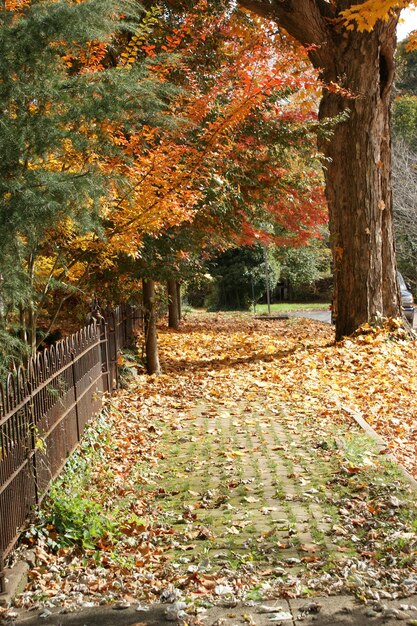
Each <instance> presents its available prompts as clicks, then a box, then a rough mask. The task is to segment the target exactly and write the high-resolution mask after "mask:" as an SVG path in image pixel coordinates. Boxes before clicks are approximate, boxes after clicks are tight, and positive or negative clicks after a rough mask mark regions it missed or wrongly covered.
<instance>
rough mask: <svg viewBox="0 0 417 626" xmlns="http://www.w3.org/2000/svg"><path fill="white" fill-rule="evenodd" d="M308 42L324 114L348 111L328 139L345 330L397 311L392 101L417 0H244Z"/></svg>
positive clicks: (341, 331)
mask: <svg viewBox="0 0 417 626" xmlns="http://www.w3.org/2000/svg"><path fill="white" fill-rule="evenodd" d="M240 4H241V5H243V6H245V7H247V8H248V9H250V10H252V11H254V12H256V13H258V14H259V15H263V16H264V17H267V18H268V19H271V20H273V21H274V22H276V23H277V24H278V25H279V26H281V27H282V28H284V29H285V30H286V31H287V32H288V33H289V34H290V35H291V36H292V37H294V38H295V39H296V40H297V41H298V42H300V43H301V44H302V45H304V46H307V47H308V55H309V58H310V60H311V62H312V64H313V66H314V67H315V68H317V69H318V70H319V71H320V74H321V76H322V79H323V81H324V83H325V84H326V85H327V87H325V88H324V90H323V95H322V99H321V103H320V110H319V116H320V119H321V120H323V119H326V118H331V117H334V116H336V115H340V114H341V113H345V114H346V118H345V120H344V121H343V122H342V123H340V124H338V125H337V126H336V128H335V130H334V134H333V137H332V138H331V140H326V141H320V144H319V145H320V150H321V151H322V152H323V154H324V155H325V158H326V163H325V167H324V173H325V178H326V196H327V201H328V205H329V212H330V232H331V242H332V250H333V262H334V274H335V304H336V309H337V324H336V336H337V338H341V337H342V336H343V335H348V334H350V333H351V332H353V331H354V330H355V329H356V328H357V327H358V326H359V325H360V324H361V323H363V322H365V321H366V320H370V319H372V318H374V317H375V316H378V315H380V314H382V315H385V316H398V315H399V314H400V302H399V295H398V288H397V283H396V273H395V270H396V267H395V252H394V241H393V239H394V238H393V225H392V221H393V220H392V198H391V174H390V167H391V147H390V127H389V122H390V119H389V117H390V116H389V103H390V95H391V87H392V82H393V76H394V52H395V45H396V37H395V29H396V25H397V21H398V10H397V9H398V7H402V6H406V5H407V4H409V3H408V2H405V1H404V2H394V1H393V2H390V1H389V0H388V1H386V2H379V0H367V1H366V2H361V3H359V4H358V3H357V2H353V1H346V0H335V1H333V2H326V1H323V0H286V1H285V2H280V1H278V0H272V1H268V2H267V1H265V0H240Z"/></svg>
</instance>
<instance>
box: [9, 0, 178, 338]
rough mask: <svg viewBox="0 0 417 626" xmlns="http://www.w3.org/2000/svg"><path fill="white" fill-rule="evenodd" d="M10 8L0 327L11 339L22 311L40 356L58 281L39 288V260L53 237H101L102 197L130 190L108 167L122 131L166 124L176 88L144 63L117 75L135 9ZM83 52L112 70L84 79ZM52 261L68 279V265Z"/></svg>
mask: <svg viewBox="0 0 417 626" xmlns="http://www.w3.org/2000/svg"><path fill="white" fill-rule="evenodd" d="M21 4H22V3H21ZM7 6H8V5H7V4H6V5H5V4H3V5H2V8H0V100H1V103H2V105H1V110H0V122H1V123H0V150H1V155H2V159H1V162H0V229H1V239H2V245H1V248H0V276H1V284H0V304H1V318H0V321H1V327H2V329H3V331H4V330H5V329H7V328H9V326H10V324H11V323H17V321H18V316H17V311H18V310H20V322H21V326H22V328H21V331H22V335H25V334H26V338H27V339H28V342H29V344H30V345H31V348H32V349H34V348H35V329H36V314H37V312H38V310H39V309H40V308H41V307H42V305H43V303H44V298H45V295H46V292H47V291H48V290H49V289H50V288H51V285H52V282H53V281H57V278H56V274H55V277H54V274H53V272H52V271H50V270H51V269H53V268H47V270H48V271H50V276H51V280H50V281H49V282H46V283H45V284H44V285H42V288H41V290H39V289H37V287H38V286H37V285H36V272H35V267H36V263H37V262H38V259H39V255H40V253H41V252H42V250H44V249H45V247H46V248H48V247H49V248H51V249H53V248H54V246H55V247H56V248H57V247H58V245H59V244H58V243H57V242H54V241H51V240H50V233H51V232H52V229H54V232H56V229H57V226H58V225H61V229H62V230H65V229H66V230H67V231H69V232H70V233H74V234H75V233H76V234H80V233H91V232H95V233H96V236H100V220H99V211H100V208H101V207H102V206H103V202H104V198H105V197H106V196H110V195H111V193H112V190H114V188H115V186H116V187H117V186H118V185H122V184H123V180H122V179H121V178H120V177H119V179H116V177H114V176H113V175H112V172H111V167H110V166H111V161H112V159H114V158H116V157H119V156H120V155H121V149H120V147H119V145H118V142H117V141H116V140H115V131H117V132H118V133H119V135H121V136H123V134H127V133H129V132H132V131H134V130H135V129H138V128H141V127H142V125H143V124H149V125H150V126H153V125H155V124H157V125H159V124H163V123H166V122H163V116H162V115H161V113H162V112H163V111H164V110H165V109H166V104H167V101H168V100H169V96H170V93H171V88H170V87H169V85H166V84H161V82H159V80H158V79H157V78H156V77H154V74H153V73H152V72H151V71H149V66H148V64H146V63H145V62H143V63H135V65H134V67H133V68H129V70H127V69H121V68H120V67H112V64H113V65H114V63H112V58H114V56H115V55H114V49H113V47H112V45H113V43H112V42H114V41H117V39H118V38H119V40H120V39H123V37H126V36H128V33H129V32H133V31H134V30H135V28H136V21H137V20H136V16H135V14H134V11H133V10H132V6H133V5H130V4H128V3H127V2H124V1H123V0H122V1H119V0H87V1H86V2H83V3H72V2H70V1H69V0H60V1H58V2H39V3H33V4H30V5H29V6H26V7H24V8H23V9H21V10H17V9H14V10H10V9H9V8H7ZM121 15H122V16H123V17H122V18H121V17H120V16H121ZM94 42H97V44H95V43H94ZM86 50H87V51H88V50H90V51H92V54H94V53H95V50H99V51H100V54H101V57H102V58H104V60H105V62H104V66H106V67H103V64H96V65H95V64H94V59H93V62H92V63H91V68H87V69H85V68H84V71H80V68H81V67H82V63H81V62H80V58H81V56H82V55H83V54H84V56H85V51H86ZM97 69H99V71H97ZM124 158H126V157H125V156H124ZM103 164H106V166H104V165H103ZM58 232H59V231H58ZM80 254H81V255H82V254H85V251H83V250H80ZM55 258H56V259H59V263H60V264H61V266H62V273H61V276H64V275H65V271H66V266H65V264H66V260H65V259H64V258H59V254H58V255H57V254H55ZM26 330H27V333H26V332H25V331H26Z"/></svg>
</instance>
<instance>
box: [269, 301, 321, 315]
mask: <svg viewBox="0 0 417 626" xmlns="http://www.w3.org/2000/svg"><path fill="white" fill-rule="evenodd" d="M329 307H330V303H328V302H303V303H298V302H277V303H275V304H271V311H272V312H273V313H277V312H282V313H284V312H285V311H312V310H314V311H316V310H317V311H328V310H329ZM256 312H257V313H268V305H267V304H257V305H256Z"/></svg>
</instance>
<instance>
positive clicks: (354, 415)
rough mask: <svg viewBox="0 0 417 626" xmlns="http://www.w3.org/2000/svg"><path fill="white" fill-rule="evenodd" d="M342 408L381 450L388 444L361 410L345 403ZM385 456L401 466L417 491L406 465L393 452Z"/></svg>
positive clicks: (403, 472) (406, 477)
mask: <svg viewBox="0 0 417 626" xmlns="http://www.w3.org/2000/svg"><path fill="white" fill-rule="evenodd" d="M340 408H341V409H342V411H344V412H345V413H347V414H348V415H349V416H350V417H351V418H352V419H353V421H354V422H356V423H357V424H358V426H360V427H361V428H362V430H364V431H365V432H366V434H367V435H369V437H370V438H371V439H373V440H374V441H375V443H376V444H377V445H378V446H379V448H380V449H381V450H383V449H384V448H386V447H387V444H386V442H385V441H384V439H383V438H382V437H381V435H378V433H377V432H376V431H375V430H374V429H373V428H372V426H370V425H369V424H368V422H366V421H365V420H364V418H363V417H362V415H361V414H360V413H359V411H355V410H353V409H351V408H350V407H348V406H345V405H343V404H341V405H340ZM385 458H386V459H388V460H389V461H391V462H392V463H394V464H395V465H396V466H397V467H398V468H399V470H400V471H401V473H402V474H403V476H404V478H405V479H406V481H407V482H408V484H409V485H410V487H411V488H412V489H413V491H417V480H416V479H415V478H414V477H413V476H411V474H409V473H408V472H407V470H406V469H405V467H404V466H403V465H401V463H399V461H398V459H397V458H396V457H395V456H394V455H393V454H391V453H389V454H386V455H385Z"/></svg>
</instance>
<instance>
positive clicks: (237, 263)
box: [207, 245, 279, 310]
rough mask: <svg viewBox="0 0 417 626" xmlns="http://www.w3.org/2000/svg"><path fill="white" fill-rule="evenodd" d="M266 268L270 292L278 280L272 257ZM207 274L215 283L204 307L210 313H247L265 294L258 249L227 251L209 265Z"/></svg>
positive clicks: (262, 254)
mask: <svg viewBox="0 0 417 626" xmlns="http://www.w3.org/2000/svg"><path fill="white" fill-rule="evenodd" d="M268 268H269V271H268V277H269V287H270V289H271V290H272V289H273V288H274V287H275V285H276V284H277V282H278V278H279V265H278V263H277V262H276V260H275V258H274V257H273V255H272V254H268ZM209 271H210V274H211V275H212V276H213V278H214V279H215V283H214V289H213V291H212V293H211V295H210V297H209V299H208V302H207V304H208V306H209V308H211V309H213V310H219V309H220V310H221V309H223V310H236V309H238V310H239V309H242V310H245V309H249V307H250V305H251V303H252V302H253V300H255V302H257V301H258V300H259V299H260V298H261V296H262V295H263V294H264V293H265V291H266V267H265V249H264V247H263V246H261V245H257V246H247V247H243V248H234V249H233V250H227V251H226V252H224V253H223V254H221V255H219V256H218V257H217V258H216V259H214V260H213V261H212V262H210V263H209Z"/></svg>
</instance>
